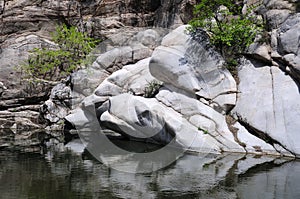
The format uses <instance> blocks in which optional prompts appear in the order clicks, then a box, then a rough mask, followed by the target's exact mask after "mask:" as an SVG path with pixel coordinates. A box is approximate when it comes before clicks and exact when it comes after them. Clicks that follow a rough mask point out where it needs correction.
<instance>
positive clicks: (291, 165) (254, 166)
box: [0, 140, 300, 199]
mask: <svg viewBox="0 0 300 199" xmlns="http://www.w3.org/2000/svg"><path fill="white" fill-rule="evenodd" d="M135 144H136V145H135ZM125 145H126V143H125ZM135 146H138V147H140V143H134V142H128V147H129V148H134V147H135ZM146 148H147V149H149V146H147V147H146ZM150 148H151V147H150ZM35 151H36V150H35ZM299 182H300V162H299V161H290V160H284V159H278V158H275V157H257V156H254V155H248V156H244V155H242V154H239V155H238V154H236V155H229V154H224V155H212V154H209V155H208V154H202V155H191V154H186V155H184V156H183V157H181V158H180V159H178V160H177V161H176V162H174V163H173V164H172V165H170V166H168V167H167V168H164V169H161V170H159V171H157V172H153V173H151V174H131V173H124V172H120V171H117V170H114V169H110V168H108V167H106V166H105V165H103V164H101V163H100V162H98V161H97V160H95V159H94V158H93V157H92V156H90V155H89V153H88V152H87V151H84V148H83V146H82V145H81V144H80V142H79V141H78V140H77V141H74V142H72V143H71V144H68V145H67V147H65V146H63V145H62V144H57V145H55V146H54V147H53V146H52V147H49V148H48V149H43V150H42V149H41V150H40V151H36V152H21V151H14V150H7V149H6V150H4V149H2V150H1V151H0V193H1V194H0V198H3V199H10V198H13V199H15V198H16V199H23V198H24V199H25V198H26V199H27V198H31V199H35V198H37V199H47V198H53V199H54V198H55V199H60V198H61V199H68V198H72V199H73V198H105V199H106V198H107V199H109V198H184V199H188V198H218V199H219V198H251V199H252V198H263V199H269V198H270V199H271V198H291V199H294V198H300V190H299V184H298V183H299Z"/></svg>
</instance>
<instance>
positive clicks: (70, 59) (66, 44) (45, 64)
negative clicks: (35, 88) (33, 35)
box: [22, 25, 98, 81]
mask: <svg viewBox="0 0 300 199" xmlns="http://www.w3.org/2000/svg"><path fill="white" fill-rule="evenodd" d="M51 36H52V40H53V41H54V42H55V43H56V44H57V45H58V48H57V49H46V48H43V49H38V48H35V49H34V50H33V51H31V54H30V55H29V58H28V60H27V63H26V64H25V65H23V66H22V69H23V71H25V74H26V75H27V76H29V78H33V79H43V80H50V81H54V80H60V79H61V78H63V77H65V76H66V75H68V74H70V73H71V72H73V71H74V70H76V69H78V68H79V67H80V66H81V65H82V64H84V63H85V58H86V57H87V55H88V54H89V53H90V52H91V51H92V49H93V48H95V47H96V45H97V43H98V41H97V40H95V39H93V38H91V37H89V36H88V35H87V34H86V33H82V32H79V31H78V30H77V28H76V27H67V26H66V25H62V26H58V27H57V28H56V31H55V32H53V33H52V34H51Z"/></svg>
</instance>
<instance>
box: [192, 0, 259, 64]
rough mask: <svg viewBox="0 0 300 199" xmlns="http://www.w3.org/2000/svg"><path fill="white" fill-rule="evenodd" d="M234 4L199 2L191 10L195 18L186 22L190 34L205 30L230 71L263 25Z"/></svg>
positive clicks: (230, 0)
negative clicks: (200, 29)
mask: <svg viewBox="0 0 300 199" xmlns="http://www.w3.org/2000/svg"><path fill="white" fill-rule="evenodd" d="M252 10H253V8H251V9H248V12H247V14H245V15H243V14H242V12H241V11H242V7H241V5H239V4H238V3H236V1H235V0H215V1H211V0H202V1H201V3H199V4H197V5H196V6H195V8H194V18H193V19H192V20H191V21H190V22H189V24H190V27H189V28H188V30H189V31H190V32H197V29H198V28H203V29H205V30H206V32H207V33H208V35H209V36H210V41H211V43H212V44H213V45H215V46H216V48H217V49H218V50H219V51H220V53H221V54H222V55H223V57H224V58H225V60H226V61H227V64H228V66H229V67H232V66H236V65H237V61H236V60H237V59H238V57H239V56H240V55H241V53H243V52H244V51H245V50H246V48H247V47H249V45H250V44H251V43H253V41H254V39H255V37H256V35H257V34H259V33H260V32H261V31H262V29H263V23H262V22H261V21H260V20H258V19H257V17H256V16H255V15H253V14H252Z"/></svg>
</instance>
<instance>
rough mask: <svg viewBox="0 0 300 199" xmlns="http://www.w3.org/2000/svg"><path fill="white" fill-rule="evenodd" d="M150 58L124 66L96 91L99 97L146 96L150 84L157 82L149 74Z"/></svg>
mask: <svg viewBox="0 0 300 199" xmlns="http://www.w3.org/2000/svg"><path fill="white" fill-rule="evenodd" d="M149 61H150V58H146V59H143V60H141V61H139V62H137V63H136V64H130V65H126V66H124V67H123V68H122V69H121V70H118V71H116V72H114V73H113V74H111V75H110V76H109V77H107V78H106V79H105V80H104V81H103V82H102V83H101V84H100V85H99V86H98V87H97V88H96V90H95V92H94V93H95V94H96V95H97V96H115V95H118V94H121V93H127V92H131V93H133V94H135V95H144V94H145V88H146V87H147V86H148V85H149V83H151V82H153V81H157V80H156V79H155V78H154V77H153V76H152V75H151V74H150V72H149Z"/></svg>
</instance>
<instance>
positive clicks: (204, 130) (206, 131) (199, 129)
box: [198, 127, 209, 135]
mask: <svg viewBox="0 0 300 199" xmlns="http://www.w3.org/2000/svg"><path fill="white" fill-rule="evenodd" d="M198 131H202V132H203V134H204V135H207V134H209V132H208V130H206V129H203V128H201V127H198Z"/></svg>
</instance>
